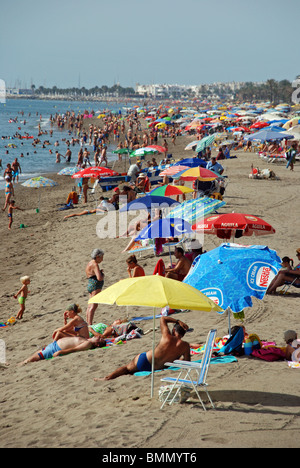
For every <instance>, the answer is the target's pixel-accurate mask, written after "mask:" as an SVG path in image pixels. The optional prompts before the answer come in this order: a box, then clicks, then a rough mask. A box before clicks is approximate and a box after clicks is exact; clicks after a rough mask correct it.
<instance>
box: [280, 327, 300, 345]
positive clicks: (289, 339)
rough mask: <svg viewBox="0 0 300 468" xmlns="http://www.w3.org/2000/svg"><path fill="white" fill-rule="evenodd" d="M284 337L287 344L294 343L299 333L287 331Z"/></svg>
mask: <svg viewBox="0 0 300 468" xmlns="http://www.w3.org/2000/svg"><path fill="white" fill-rule="evenodd" d="M283 336H284V341H285V342H286V343H291V342H292V341H294V340H296V339H297V333H296V332H295V330H287V331H285V332H284V334H283Z"/></svg>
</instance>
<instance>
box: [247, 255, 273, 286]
mask: <svg viewBox="0 0 300 468" xmlns="http://www.w3.org/2000/svg"><path fill="white" fill-rule="evenodd" d="M276 274H277V269H276V268H275V267H274V266H272V265H270V264H269V263H265V262H255V263H252V265H251V266H250V267H249V269H248V271H247V275H246V281H247V284H248V286H249V288H250V289H252V290H253V291H265V290H266V289H267V287H268V285H269V283H270V282H271V281H272V279H273V278H274V276H276Z"/></svg>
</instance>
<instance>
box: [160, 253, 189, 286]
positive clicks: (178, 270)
mask: <svg viewBox="0 0 300 468" xmlns="http://www.w3.org/2000/svg"><path fill="white" fill-rule="evenodd" d="M174 255H175V258H177V263H176V265H175V267H174V268H172V267H168V268H166V278H171V279H176V280H178V281H183V280H184V278H185V277H186V275H187V274H188V272H189V270H190V268H191V265H192V263H191V262H190V260H189V259H188V258H187V257H185V256H184V251H183V249H182V248H181V247H175V251H174Z"/></svg>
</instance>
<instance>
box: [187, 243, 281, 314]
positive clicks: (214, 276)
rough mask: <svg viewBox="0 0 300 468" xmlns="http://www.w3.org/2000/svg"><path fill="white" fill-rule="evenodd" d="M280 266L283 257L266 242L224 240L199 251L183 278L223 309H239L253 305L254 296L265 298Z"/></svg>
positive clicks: (238, 310) (236, 310)
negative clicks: (265, 243) (204, 251)
mask: <svg viewBox="0 0 300 468" xmlns="http://www.w3.org/2000/svg"><path fill="white" fill-rule="evenodd" d="M280 268H281V259H280V258H279V257H278V255H277V253H276V251H275V250H271V249H269V247H267V246H264V245H252V246H242V245H239V244H230V243H224V244H221V245H220V247H217V248H216V249H213V250H211V251H210V252H206V253H204V254H203V255H199V256H198V257H197V258H196V259H195V260H194V262H193V265H192V268H191V270H190V272H189V274H188V276H187V277H186V278H185V280H184V282H185V283H187V284H189V285H191V286H193V287H194V288H196V289H198V290H199V291H201V292H202V293H203V294H205V295H206V296H207V297H209V298H210V299H212V300H213V301H214V302H215V303H216V304H218V305H219V306H220V307H222V309H226V308H230V309H231V310H232V311H233V312H240V311H241V310H243V309H244V308H245V307H252V299H251V297H256V298H258V299H263V297H264V295H265V293H266V290H267V288H268V285H269V284H270V282H271V281H272V279H273V278H274V276H275V275H276V274H277V273H278V271H279V269H280Z"/></svg>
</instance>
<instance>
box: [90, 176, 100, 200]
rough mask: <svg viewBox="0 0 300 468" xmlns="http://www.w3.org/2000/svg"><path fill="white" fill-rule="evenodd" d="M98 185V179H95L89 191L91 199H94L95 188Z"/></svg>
mask: <svg viewBox="0 0 300 468" xmlns="http://www.w3.org/2000/svg"><path fill="white" fill-rule="evenodd" d="M97 187H98V180H96V181H95V183H94V185H93V187H92V188H91V191H90V193H89V195H90V197H92V198H91V201H95V200H96V197H95V194H96V188H97Z"/></svg>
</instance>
